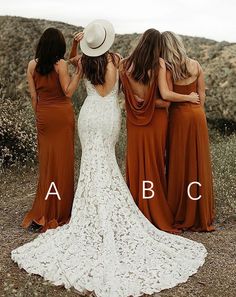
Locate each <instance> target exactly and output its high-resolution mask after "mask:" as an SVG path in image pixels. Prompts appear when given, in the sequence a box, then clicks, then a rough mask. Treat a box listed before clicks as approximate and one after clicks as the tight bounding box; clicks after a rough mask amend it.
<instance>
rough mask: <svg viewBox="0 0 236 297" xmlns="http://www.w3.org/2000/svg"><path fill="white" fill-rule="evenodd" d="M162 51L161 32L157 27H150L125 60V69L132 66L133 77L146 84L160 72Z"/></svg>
mask: <svg viewBox="0 0 236 297" xmlns="http://www.w3.org/2000/svg"><path fill="white" fill-rule="evenodd" d="M160 53H161V33H160V32H159V31H158V30H156V29H148V30H147V31H145V32H144V33H143V35H142V37H141V38H140V40H139V43H138V45H137V46H136V48H135V49H134V50H133V52H132V54H131V55H130V56H129V57H128V58H127V60H126V61H125V65H124V66H125V70H128V69H129V68H130V67H131V76H132V78H133V79H134V80H135V81H139V82H142V83H143V84H145V85H146V84H148V83H149V82H150V81H151V80H152V79H154V78H155V76H157V74H158V66H159V57H160Z"/></svg>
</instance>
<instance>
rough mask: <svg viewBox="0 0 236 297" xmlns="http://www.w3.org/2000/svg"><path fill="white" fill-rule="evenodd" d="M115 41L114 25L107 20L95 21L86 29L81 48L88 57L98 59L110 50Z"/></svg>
mask: <svg viewBox="0 0 236 297" xmlns="http://www.w3.org/2000/svg"><path fill="white" fill-rule="evenodd" d="M114 40H115V30H114V28H113V25H112V24H111V23H110V22H108V21H106V20H95V21H93V22H91V23H90V24H88V25H87V26H86V27H85V29H84V37H83V39H82V40H81V41H80V48H81V51H82V52H83V53H84V54H85V55H86V56H90V57H98V56H101V55H103V54H104V53H105V52H107V51H108V50H109V49H110V47H111V46H112V44H113V42H114Z"/></svg>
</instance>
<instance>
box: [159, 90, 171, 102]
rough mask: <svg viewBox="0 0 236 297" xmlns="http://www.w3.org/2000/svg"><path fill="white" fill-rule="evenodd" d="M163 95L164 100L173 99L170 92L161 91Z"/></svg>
mask: <svg viewBox="0 0 236 297" xmlns="http://www.w3.org/2000/svg"><path fill="white" fill-rule="evenodd" d="M161 97H162V99H163V100H167V101H168V100H170V99H171V98H170V97H171V96H170V94H169V92H161Z"/></svg>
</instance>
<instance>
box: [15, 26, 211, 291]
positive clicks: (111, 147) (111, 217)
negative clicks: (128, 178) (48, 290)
mask: <svg viewBox="0 0 236 297" xmlns="http://www.w3.org/2000/svg"><path fill="white" fill-rule="evenodd" d="M114 38H115V33H114V30H113V27H112V25H111V24H110V23H109V22H107V21H103V20H97V21H94V22H92V23H91V24H89V25H88V26H87V27H86V28H85V30H84V37H83V39H82V41H81V44H80V46H81V50H82V52H83V56H82V58H81V61H80V63H79V67H81V68H82V71H83V73H84V80H85V85H86V89H87V98H86V100H85V102H84V104H83V106H82V108H81V111H80V115H79V120H78V129H79V137H80V141H81V144H82V158H81V168H80V176H79V181H78V187H77V191H76V194H75V199H74V204H73V210H72V217H71V220H70V222H69V224H67V225H64V226H62V227H58V228H57V229H55V230H48V231H47V232H46V233H44V234H40V235H39V236H38V237H37V238H36V239H34V240H33V241H31V242H29V243H26V244H25V245H23V246H21V247H19V248H17V249H15V250H13V251H12V253H11V257H12V259H13V261H15V262H16V263H17V264H18V265H19V267H20V268H23V269H25V270H26V271H27V272H28V273H34V274H38V275H40V276H42V277H43V278H44V279H46V280H49V281H50V282H51V283H53V284H55V285H64V286H65V287H66V288H71V287H73V288H74V289H76V290H77V291H78V292H80V293H84V292H87V291H94V293H95V294H96V296H98V297H127V296H131V295H132V296H140V295H142V294H145V293H146V294H152V293H154V292H159V291H161V290H163V289H167V288H171V287H174V286H175V285H177V284H179V283H182V282H185V281H187V279H188V277H189V276H190V275H192V274H194V273H196V272H197V269H198V268H199V267H200V266H201V265H202V264H203V263H204V259H205V257H206V254H207V252H206V249H205V247H204V246H203V245H202V244H200V243H197V242H194V241H191V240H188V239H185V238H183V237H181V236H176V235H173V234H168V233H165V232H163V231H160V230H158V229H156V228H155V227H154V226H153V225H152V224H151V223H150V222H149V221H148V220H147V219H146V218H145V217H144V215H143V214H142V213H141V212H140V211H139V209H138V208H137V206H136V205H135V203H134V201H133V199H132V197H131V194H130V192H129V190H128V188H127V185H126V183H125V181H124V179H123V177H122V174H121V172H120V170H119V167H118V165H117V161H116V157H115V144H116V142H117V139H118V135H119V131H120V122H121V113H120V108H119V104H118V80H119V78H118V69H117V68H118V63H119V57H118V55H116V54H112V53H109V48H110V47H111V45H112V43H113V41H114Z"/></svg>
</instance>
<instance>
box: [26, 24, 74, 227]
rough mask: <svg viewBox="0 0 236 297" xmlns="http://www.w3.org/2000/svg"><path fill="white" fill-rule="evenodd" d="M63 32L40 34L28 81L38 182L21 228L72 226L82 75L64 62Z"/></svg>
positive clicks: (28, 72)
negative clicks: (77, 94)
mask: <svg viewBox="0 0 236 297" xmlns="http://www.w3.org/2000/svg"><path fill="white" fill-rule="evenodd" d="M65 51H66V43H65V39H64V37H63V35H62V33H61V32H60V31H59V30H57V29H55V28H49V29H47V30H46V31H45V32H44V33H43V35H42V36H41V38H40V40H39V42H38V46H37V49H36V55H35V60H32V61H30V62H29V65H28V70H27V79H28V84H29V89H30V94H31V99H32V107H33V110H34V113H35V117H36V126H37V137H38V151H39V181H38V188H37V193H36V197H35V200H34V203H33V206H32V209H31V210H30V211H29V212H28V213H27V215H26V216H25V218H24V220H23V222H22V226H23V227H24V228H27V227H29V226H30V225H31V228H32V229H33V230H39V229H40V231H46V230H47V229H50V228H56V227H57V226H59V225H63V224H65V223H67V222H68V220H69V219H70V214H71V207H72V202H73V196H74V112H73V107H72V103H71V99H70V97H71V96H72V94H73V92H74V91H75V89H76V88H77V86H78V82H79V79H80V73H79V72H76V73H75V74H74V76H73V78H72V79H70V76H69V74H68V69H67V63H66V62H65V60H64V54H65Z"/></svg>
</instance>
